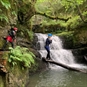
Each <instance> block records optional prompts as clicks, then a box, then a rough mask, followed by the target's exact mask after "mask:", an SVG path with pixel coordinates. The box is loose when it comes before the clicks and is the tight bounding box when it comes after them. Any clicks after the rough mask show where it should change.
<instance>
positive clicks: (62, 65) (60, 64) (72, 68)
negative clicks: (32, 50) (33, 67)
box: [42, 58, 87, 73]
mask: <svg viewBox="0 0 87 87" xmlns="http://www.w3.org/2000/svg"><path fill="white" fill-rule="evenodd" d="M42 60H43V61H44V62H49V63H52V64H55V65H59V66H61V67H63V68H65V69H68V70H72V71H78V72H82V73H87V71H86V70H82V69H78V68H75V67H70V66H67V65H65V64H62V63H58V62H55V61H53V60H47V59H45V58H42Z"/></svg>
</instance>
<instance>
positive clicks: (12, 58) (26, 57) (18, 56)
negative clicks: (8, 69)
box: [8, 46, 35, 67]
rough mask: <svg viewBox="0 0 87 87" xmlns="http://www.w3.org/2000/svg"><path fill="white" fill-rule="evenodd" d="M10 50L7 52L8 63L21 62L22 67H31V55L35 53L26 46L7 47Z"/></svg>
mask: <svg viewBox="0 0 87 87" xmlns="http://www.w3.org/2000/svg"><path fill="white" fill-rule="evenodd" d="M9 49H10V50H11V51H10V53H9V59H8V61H9V63H12V65H13V66H14V65H17V62H20V63H23V64H24V67H31V64H34V63H35V61H34V59H33V57H35V55H34V54H33V53H32V52H30V51H28V49H27V48H24V47H23V48H21V47H20V46H17V47H16V48H15V49H13V48H9Z"/></svg>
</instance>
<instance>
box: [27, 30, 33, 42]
mask: <svg viewBox="0 0 87 87" xmlns="http://www.w3.org/2000/svg"><path fill="white" fill-rule="evenodd" d="M26 31H27V34H28V37H29V38H30V40H31V41H32V40H33V32H32V31H29V30H28V29H26Z"/></svg>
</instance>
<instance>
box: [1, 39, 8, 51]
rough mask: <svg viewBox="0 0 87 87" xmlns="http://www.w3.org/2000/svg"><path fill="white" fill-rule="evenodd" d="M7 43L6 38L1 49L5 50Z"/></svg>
mask: <svg viewBox="0 0 87 87" xmlns="http://www.w3.org/2000/svg"><path fill="white" fill-rule="evenodd" d="M7 44H8V41H7V40H6V41H5V43H4V45H3V47H2V50H5V48H6V46H7Z"/></svg>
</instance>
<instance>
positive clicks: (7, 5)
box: [0, 0, 11, 9]
mask: <svg viewBox="0 0 87 87" xmlns="http://www.w3.org/2000/svg"><path fill="white" fill-rule="evenodd" d="M0 3H1V4H2V5H3V6H4V7H5V8H6V9H9V8H11V5H10V2H9V0H0Z"/></svg>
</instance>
